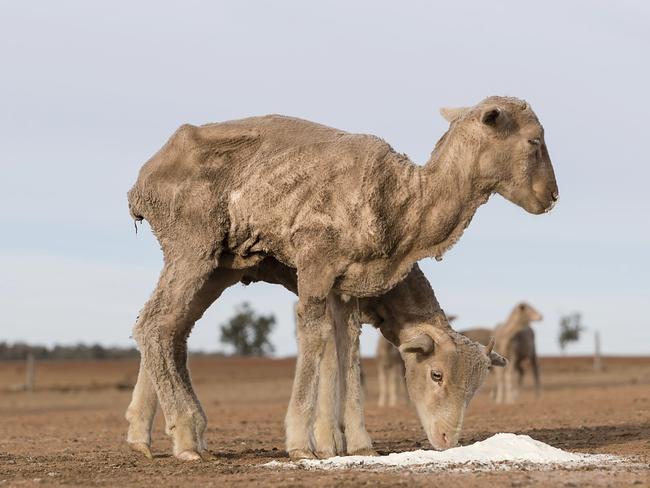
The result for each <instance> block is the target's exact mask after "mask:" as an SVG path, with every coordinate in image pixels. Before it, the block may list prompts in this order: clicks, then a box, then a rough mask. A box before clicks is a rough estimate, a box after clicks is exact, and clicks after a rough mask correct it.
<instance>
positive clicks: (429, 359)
mask: <svg viewBox="0 0 650 488" xmlns="http://www.w3.org/2000/svg"><path fill="white" fill-rule="evenodd" d="M239 279H240V281H241V282H242V283H244V284H249V283H252V282H258V281H263V282H267V283H276V284H280V285H282V286H284V287H285V288H286V289H287V290H289V291H291V292H293V293H297V288H296V282H297V279H296V273H295V270H293V269H292V268H289V267H287V266H285V265H283V264H282V263H279V262H278V261H277V260H275V259H273V258H265V259H264V260H262V261H261V262H260V263H259V264H257V265H256V266H254V267H251V268H248V269H246V270H242V271H241V272H240V274H239ZM356 305H358V310H357V313H358V314H359V316H360V317H359V320H360V322H363V323H370V324H373V325H374V326H375V327H378V328H380V330H381V331H382V334H385V335H387V336H388V337H390V338H391V340H393V341H394V342H395V344H397V345H402V348H401V349H402V350H404V355H405V356H406V357H407V358H408V357H413V356H415V357H416V360H415V361H410V367H411V368H410V370H409V373H410V375H411V376H412V377H413V378H420V377H425V378H430V377H431V371H432V370H433V369H436V370H437V371H438V372H440V373H441V374H442V376H443V378H444V380H445V383H447V381H449V382H451V383H453V388H449V387H447V388H440V387H438V386H437V383H435V382H433V381H430V382H424V383H421V382H418V381H416V380H415V379H414V380H413V381H412V386H411V388H410V393H411V397H412V398H413V401H414V403H415V405H416V407H417V410H418V413H419V414H420V417H421V420H422V424H423V426H424V428H425V430H426V434H427V436H428V437H429V439H430V440H431V443H432V444H433V445H434V446H436V447H438V448H443V447H448V446H449V445H454V444H455V443H456V441H457V439H458V435H459V434H460V429H461V427H462V419H463V416H464V411H465V408H466V406H467V404H468V403H469V401H470V400H471V398H472V396H473V395H474V392H475V391H476V389H477V388H478V387H479V386H480V385H481V384H482V382H483V378H484V376H485V375H486V373H487V370H488V368H489V367H490V366H504V365H505V363H506V362H505V360H504V359H503V358H502V357H501V356H499V355H498V354H497V353H495V352H494V351H492V350H491V349H490V348H486V347H484V346H481V345H479V344H477V343H474V342H471V341H469V340H467V339H465V338H464V337H462V336H460V335H459V334H458V333H457V332H455V331H454V330H453V329H451V328H450V327H449V325H448V321H447V319H446V317H445V315H444V312H442V310H441V309H440V307H439V305H438V302H437V301H436V298H435V295H434V293H433V290H432V289H431V286H430V285H429V282H428V281H427V279H426V278H425V277H424V275H423V274H422V272H421V271H420V268H419V266H418V265H417V264H416V265H415V266H414V267H413V269H412V270H411V272H410V273H409V274H408V275H407V277H406V278H405V279H404V280H403V281H402V282H400V283H399V284H398V285H397V286H396V287H395V288H394V289H393V290H391V291H389V292H388V293H386V294H385V295H384V296H383V297H377V298H362V299H359V300H358V302H355V303H353V304H352V306H356ZM337 306H338V307H345V304H341V303H338V302H335V301H330V302H329V303H328V308H329V313H330V314H332V315H333V316H334V317H338V316H340V315H341V313H340V312H339V311H337ZM359 332H360V330H359V328H358V327H357V326H356V323H352V324H349V325H348V324H344V326H342V327H341V326H339V327H336V328H335V330H334V331H333V334H332V336H331V337H330V338H329V340H328V341H327V345H326V348H325V349H326V351H325V354H324V356H323V359H322V360H321V364H320V367H319V375H320V376H319V383H318V385H319V390H318V404H317V407H316V413H315V417H314V419H313V421H312V423H311V436H310V450H311V452H312V453H313V454H314V455H315V456H316V457H319V458H325V457H330V456H334V455H336V454H346V453H356V454H359V453H365V454H371V453H373V452H374V451H373V450H372V449H371V448H369V447H368V443H369V442H370V439H369V436H368V434H367V432H366V430H365V425H364V419H363V404H362V400H361V399H362V389H361V385H360V384H359V382H358V379H359V376H358V374H357V371H358V367H359ZM425 335H426V336H427V337H431V338H433V339H432V340H435V343H436V346H435V350H432V351H424V350H421V349H420V346H419V345H418V344H417V343H422V344H424V343H425V342H428V341H426V340H424V336H425ZM412 338H416V339H417V341H416V343H413V339H412ZM347 342H350V343H351V346H347V345H346V343H347ZM425 345H426V346H427V347H429V345H428V344H425ZM391 347H393V348H394V346H393V345H391ZM409 348H412V349H413V351H411V350H410V349H409ZM337 351H341V352H344V351H351V356H345V355H343V354H341V355H338V354H337ZM413 352H415V354H414V353H413ZM398 354H399V352H398ZM400 362H401V363H402V364H404V362H403V361H402V360H400ZM447 378H449V379H447ZM135 390H136V391H137V394H136V393H135V392H134V396H133V401H132V403H131V405H130V406H129V409H128V412H127V419H128V420H129V423H130V426H129V436H128V441H129V444H130V446H131V447H132V448H133V449H134V450H136V451H139V452H141V453H143V454H145V455H146V456H147V457H151V450H150V443H151V432H150V431H151V425H152V422H153V417H154V414H155V409H156V400H155V391H154V390H153V387H152V385H151V383H150V382H148V381H147V379H146V375H145V376H141V377H139V378H138V382H137V384H136V387H135Z"/></svg>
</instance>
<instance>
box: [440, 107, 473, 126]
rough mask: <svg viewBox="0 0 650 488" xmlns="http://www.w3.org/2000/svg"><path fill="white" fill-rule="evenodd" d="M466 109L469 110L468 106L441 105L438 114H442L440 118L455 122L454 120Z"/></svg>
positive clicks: (465, 111)
mask: <svg viewBox="0 0 650 488" xmlns="http://www.w3.org/2000/svg"><path fill="white" fill-rule="evenodd" d="M468 111H469V107H456V108H450V107H443V108H441V109H440V115H442V118H443V119H445V120H446V121H447V122H449V123H450V124H451V123H452V122H455V121H456V120H458V119H460V118H461V117H462V116H463V115H465V114H466V113H467V112H468Z"/></svg>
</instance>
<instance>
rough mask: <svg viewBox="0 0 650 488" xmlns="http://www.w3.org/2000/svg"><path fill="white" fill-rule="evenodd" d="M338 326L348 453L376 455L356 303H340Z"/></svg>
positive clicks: (342, 408)
mask: <svg viewBox="0 0 650 488" xmlns="http://www.w3.org/2000/svg"><path fill="white" fill-rule="evenodd" d="M334 323H335V327H336V339H337V351H338V354H339V372H340V375H341V378H340V384H341V401H342V407H341V410H342V411H341V415H342V417H343V418H342V423H343V433H344V436H345V444H346V450H347V453H348V454H350V455H376V454H377V452H376V451H375V450H374V449H373V447H372V440H371V439H370V436H369V435H368V432H367V431H366V425H365V420H364V413H363V400H364V394H363V387H362V385H361V357H360V352H359V335H360V333H361V320H360V316H359V313H358V310H357V301H356V299H352V300H351V301H350V302H348V303H347V304H344V303H342V302H340V301H338V303H337V306H336V310H335V313H334Z"/></svg>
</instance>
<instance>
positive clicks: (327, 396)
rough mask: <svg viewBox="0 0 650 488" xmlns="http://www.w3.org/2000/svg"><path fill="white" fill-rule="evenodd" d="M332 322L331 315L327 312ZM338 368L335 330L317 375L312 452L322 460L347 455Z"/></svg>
mask: <svg viewBox="0 0 650 488" xmlns="http://www.w3.org/2000/svg"><path fill="white" fill-rule="evenodd" d="M328 317H329V318H330V320H331V314H329V313H328ZM338 369H339V365H338V358H337V351H336V337H335V335H334V327H333V326H332V327H331V329H330V334H329V337H328V339H327V343H326V345H325V351H324V355H323V359H322V360H321V363H320V368H319V375H318V400H317V403H316V419H315V420H314V431H313V436H314V438H313V451H314V453H315V454H316V456H317V457H318V458H320V459H326V458H329V457H332V456H336V455H339V454H344V453H345V445H344V440H343V433H342V432H341V427H340V425H339V410H340V405H339V399H340V395H339V393H340V392H339V371H338Z"/></svg>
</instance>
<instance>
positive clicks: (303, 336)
mask: <svg viewBox="0 0 650 488" xmlns="http://www.w3.org/2000/svg"><path fill="white" fill-rule="evenodd" d="M296 315H297V319H298V320H297V329H298V330H297V335H298V358H297V361H296V373H295V377H294V381H293V388H292V391H291V399H290V401H289V409H288V411H287V416H286V418H285V429H286V442H287V452H288V453H289V457H290V458H291V459H292V460H297V459H314V458H315V457H316V455H315V454H314V452H313V451H312V450H311V448H310V443H309V434H310V428H311V426H312V424H313V420H314V410H315V406H316V400H317V393H318V392H317V390H316V388H317V386H318V381H319V377H318V373H319V367H320V363H321V359H322V357H323V353H324V350H325V345H326V343H327V339H328V336H329V334H331V327H332V324H331V320H330V319H328V317H327V307H326V300H325V298H312V297H308V296H307V297H305V296H303V295H301V296H300V299H299V301H298V307H297V314H296Z"/></svg>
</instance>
